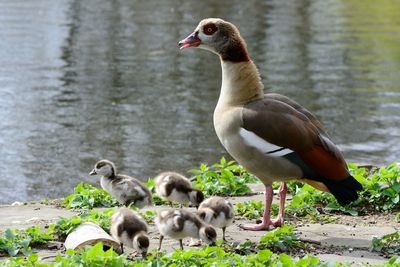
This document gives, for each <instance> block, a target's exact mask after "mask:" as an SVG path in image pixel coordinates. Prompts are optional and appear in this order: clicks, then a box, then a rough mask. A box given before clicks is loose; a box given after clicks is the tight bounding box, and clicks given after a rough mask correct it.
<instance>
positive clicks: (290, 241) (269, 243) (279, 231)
mask: <svg viewBox="0 0 400 267" xmlns="http://www.w3.org/2000/svg"><path fill="white" fill-rule="evenodd" d="M304 247H305V244H304V243H302V242H301V241H299V240H298V238H297V237H296V235H295V233H294V227H293V226H288V225H283V226H282V227H279V228H276V229H275V230H273V231H270V232H267V233H266V234H264V235H263V236H262V237H261V239H260V244H259V249H270V250H272V251H279V252H284V251H290V250H292V249H295V248H304Z"/></svg>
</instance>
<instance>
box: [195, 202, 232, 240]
mask: <svg viewBox="0 0 400 267" xmlns="http://www.w3.org/2000/svg"><path fill="white" fill-rule="evenodd" d="M197 214H198V215H199V217H200V218H201V219H203V220H204V221H205V222H206V223H209V224H211V225H212V226H214V227H218V228H222V239H223V240H224V241H226V239H225V230H226V227H228V226H229V225H231V224H232V222H233V218H234V217H235V212H234V209H233V205H232V204H231V203H230V202H229V201H227V200H225V199H223V198H222V197H211V198H208V199H206V200H204V201H203V202H202V203H201V204H200V206H199V209H198V211H197Z"/></svg>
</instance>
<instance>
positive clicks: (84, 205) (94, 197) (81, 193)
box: [63, 183, 120, 209]
mask: <svg viewBox="0 0 400 267" xmlns="http://www.w3.org/2000/svg"><path fill="white" fill-rule="evenodd" d="M63 204H64V205H65V206H66V208H67V209H93V208H95V207H116V206H119V205H120V204H119V203H118V201H117V200H116V199H115V198H113V197H112V196H111V195H110V194H109V193H107V192H106V191H105V190H103V189H99V188H97V187H94V186H92V185H90V184H86V183H79V184H78V185H77V186H76V187H75V189H74V193H73V194H71V195H69V196H67V197H66V198H65V200H64V201H63Z"/></svg>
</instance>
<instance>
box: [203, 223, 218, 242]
mask: <svg viewBox="0 0 400 267" xmlns="http://www.w3.org/2000/svg"><path fill="white" fill-rule="evenodd" d="M199 237H200V239H201V240H203V241H204V242H205V243H206V244H209V245H211V246H215V241H216V240H217V231H215V228H214V227H212V226H211V225H208V224H205V225H204V226H203V227H201V228H200V232H199Z"/></svg>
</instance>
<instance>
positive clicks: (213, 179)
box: [191, 158, 254, 196]
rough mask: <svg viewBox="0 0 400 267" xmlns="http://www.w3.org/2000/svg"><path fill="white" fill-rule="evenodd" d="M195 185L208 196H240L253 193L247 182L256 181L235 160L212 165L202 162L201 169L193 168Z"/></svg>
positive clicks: (222, 159) (222, 160)
mask: <svg viewBox="0 0 400 267" xmlns="http://www.w3.org/2000/svg"><path fill="white" fill-rule="evenodd" d="M191 172H192V173H194V176H193V177H192V181H193V186H194V187H195V188H197V189H200V190H201V191H203V193H204V194H205V195H206V196H215V195H219V196H240V195H246V194H249V193H251V190H250V188H249V187H248V186H247V183H248V182H250V181H254V180H253V179H254V178H253V176H251V175H250V174H249V173H247V172H244V170H243V169H242V168H240V167H238V166H237V165H234V161H230V162H226V160H225V158H221V161H220V163H217V164H214V165H212V166H211V167H210V166H208V165H206V164H201V165H200V168H199V169H193V170H191Z"/></svg>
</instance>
